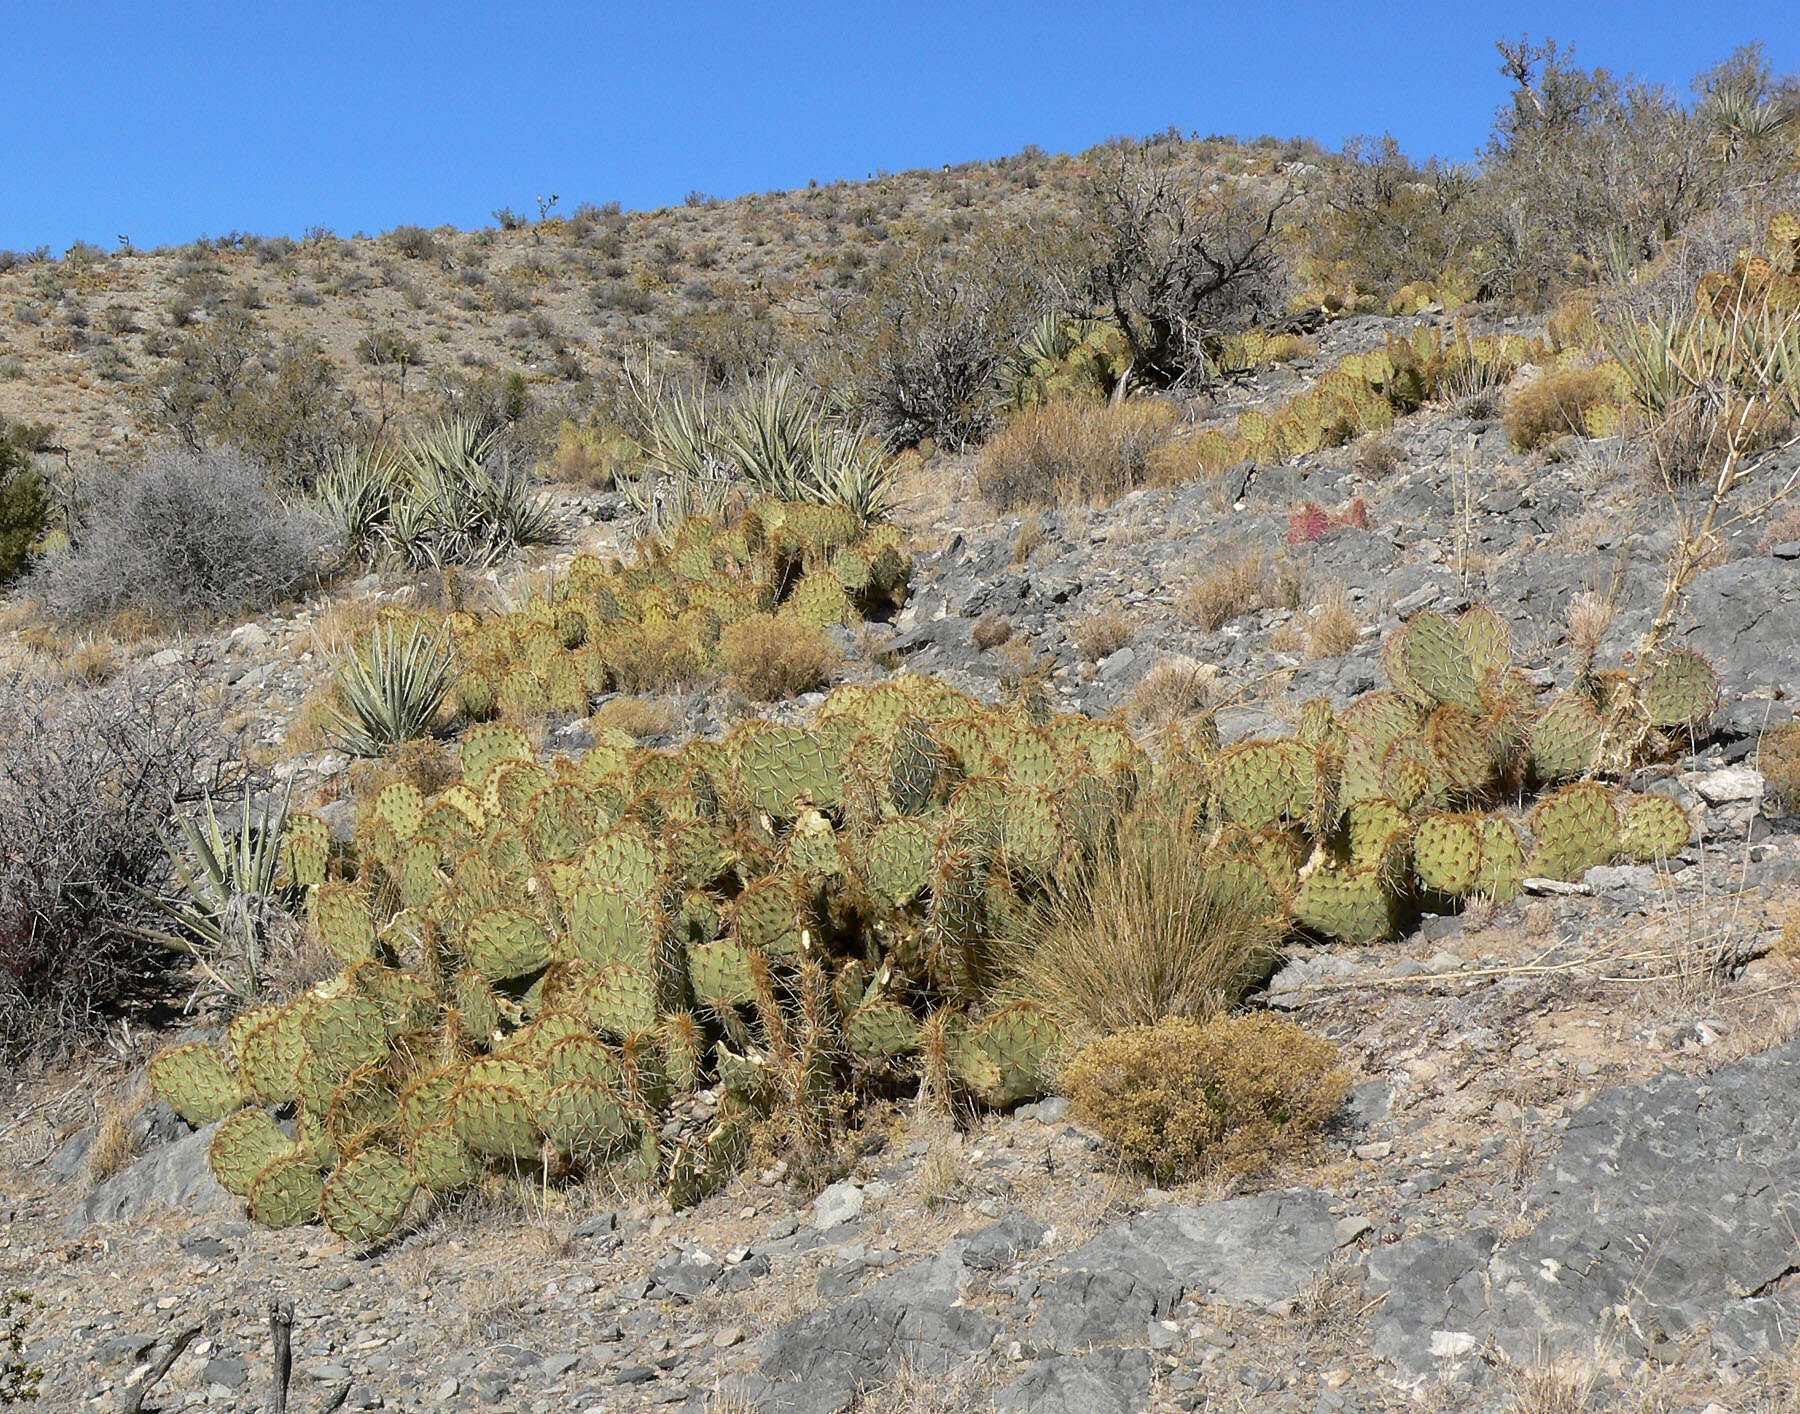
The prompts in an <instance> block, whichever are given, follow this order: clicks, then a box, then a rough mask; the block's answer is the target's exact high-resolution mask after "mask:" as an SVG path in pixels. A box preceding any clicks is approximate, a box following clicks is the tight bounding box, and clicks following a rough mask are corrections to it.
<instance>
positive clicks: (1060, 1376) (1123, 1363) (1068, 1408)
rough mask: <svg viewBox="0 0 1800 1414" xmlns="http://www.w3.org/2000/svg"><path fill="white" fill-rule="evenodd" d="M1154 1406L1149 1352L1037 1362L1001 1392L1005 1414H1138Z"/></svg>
mask: <svg viewBox="0 0 1800 1414" xmlns="http://www.w3.org/2000/svg"><path fill="white" fill-rule="evenodd" d="M1149 1403H1150V1352H1149V1351H1147V1350H1117V1349H1109V1350H1096V1351H1093V1352H1092V1353H1091V1354H1087V1355H1052V1356H1049V1357H1047V1358H1045V1359H1042V1360H1033V1361H1032V1362H1031V1364H1030V1365H1028V1366H1027V1367H1026V1369H1025V1373H1024V1374H1023V1375H1021V1376H1020V1377H1019V1378H1018V1379H1016V1380H1014V1381H1013V1382H1012V1383H1011V1384H1010V1385H1008V1386H1007V1387H1006V1388H1005V1389H1003V1390H1002V1391H1001V1392H1000V1396H999V1398H998V1399H996V1400H995V1401H994V1408H995V1409H997V1410H1002V1411H1004V1414H1137V1411H1138V1410H1141V1409H1144V1408H1146V1407H1148V1405H1149Z"/></svg>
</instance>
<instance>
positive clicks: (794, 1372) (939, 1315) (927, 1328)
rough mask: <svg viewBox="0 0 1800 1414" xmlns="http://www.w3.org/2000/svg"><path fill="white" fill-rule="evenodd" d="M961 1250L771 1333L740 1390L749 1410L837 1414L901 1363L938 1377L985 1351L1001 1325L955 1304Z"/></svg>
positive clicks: (963, 1274)
mask: <svg viewBox="0 0 1800 1414" xmlns="http://www.w3.org/2000/svg"><path fill="white" fill-rule="evenodd" d="M965 1246H966V1244H964V1243H962V1242H952V1243H951V1244H950V1245H949V1246H948V1247H947V1248H945V1249H944V1251H942V1252H941V1253H939V1254H938V1255H937V1256H936V1257H934V1258H932V1259H931V1260H930V1261H928V1262H918V1263H915V1264H914V1265H913V1266H910V1267H907V1268H905V1269H903V1270H901V1271H899V1272H896V1273H895V1274H894V1275H893V1276H891V1277H887V1278H885V1279H884V1280H882V1281H879V1282H877V1283H875V1285H874V1286H872V1287H870V1288H869V1289H868V1290H867V1291H865V1292H863V1293H862V1294H861V1295H858V1296H853V1297H851V1298H850V1299H849V1300H848V1301H844V1302H842V1303H840V1304H838V1305H836V1306H828V1307H825V1308H824V1309H822V1310H818V1311H814V1312H811V1313H810V1314H808V1315H805V1316H802V1317H800V1318H799V1319H798V1320H794V1321H789V1322H788V1323H787V1324H786V1325H784V1326H781V1327H779V1328H778V1329H776V1330H774V1331H772V1332H770V1333H769V1335H768V1336H767V1337H765V1338H764V1340H763V1344H762V1348H761V1351H760V1355H761V1373H762V1379H761V1380H760V1381H758V1382H757V1383H756V1385H755V1387H754V1388H753V1389H751V1390H748V1391H746V1392H747V1393H749V1394H750V1396H751V1398H753V1399H754V1401H755V1403H756V1406H757V1407H758V1408H759V1409H764V1410H768V1411H771V1412H772V1414H775V1412H776V1411H778V1414H837V1411H839V1410H841V1409H846V1408H848V1407H849V1406H850V1405H851V1404H852V1403H853V1402H854V1401H855V1400H856V1397H857V1395H858V1394H860V1393H861V1392H862V1391H863V1390H865V1389H867V1388H869V1387H870V1386H871V1385H876V1384H880V1383H881V1382H883V1381H884V1380H887V1379H890V1378H892V1376H893V1375H894V1374H895V1372H896V1371H898V1370H899V1369H900V1367H901V1366H902V1364H905V1365H907V1366H910V1367H911V1368H912V1369H915V1370H918V1371H920V1372H921V1373H924V1374H941V1373H943V1372H944V1371H946V1370H949V1369H951V1368H953V1367H954V1366H955V1365H956V1364H958V1363H959V1362H960V1361H962V1360H964V1359H966V1358H967V1357H969V1356H971V1355H975V1354H978V1353H979V1352H981V1351H983V1350H986V1349H987V1348H988V1346H989V1345H991V1344H992V1343H993V1340H994V1336H995V1335H996V1334H997V1333H998V1332H999V1330H1000V1323H999V1322H998V1321H996V1320H995V1319H994V1318H993V1317H991V1316H987V1315H984V1314H982V1313H981V1312H979V1311H974V1310H970V1309H968V1308H967V1307H963V1306H959V1305H957V1304H956V1303H957V1299H958V1297H959V1296H960V1294H961V1291H962V1288H963V1286H964V1284H965V1283H966V1282H967V1281H968V1280H969V1278H970V1276H971V1273H970V1271H969V1270H968V1268H966V1267H965V1266H964V1265H963V1253H964V1249H965Z"/></svg>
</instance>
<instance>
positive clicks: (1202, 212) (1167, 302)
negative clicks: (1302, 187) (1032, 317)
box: [1080, 143, 1293, 387]
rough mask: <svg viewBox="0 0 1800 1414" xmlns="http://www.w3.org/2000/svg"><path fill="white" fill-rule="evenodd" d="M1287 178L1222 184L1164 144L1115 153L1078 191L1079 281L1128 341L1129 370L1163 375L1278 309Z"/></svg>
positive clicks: (1096, 309)
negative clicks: (1273, 183)
mask: <svg viewBox="0 0 1800 1414" xmlns="http://www.w3.org/2000/svg"><path fill="white" fill-rule="evenodd" d="M1292 200H1293V195H1292V193H1291V192H1290V191H1289V190H1287V189H1277V190H1275V191H1273V192H1265V191H1263V190H1261V189H1260V188H1258V187H1239V186H1228V187H1226V188H1224V190H1223V191H1221V190H1220V189H1219V188H1218V184H1217V183H1216V182H1215V181H1214V178H1213V174H1211V173H1210V172H1208V171H1206V170H1205V169H1203V168H1200V167H1197V166H1195V165H1193V164H1190V163H1186V162H1184V161H1182V160H1181V159H1180V154H1179V152H1176V151H1172V150H1171V149H1170V148H1169V147H1168V146H1167V145H1165V144H1160V143H1157V144H1146V145H1145V147H1144V148H1143V149H1142V150H1141V151H1133V152H1130V153H1122V154H1114V155H1112V156H1109V157H1108V158H1107V159H1106V160H1105V161H1103V162H1102V163H1101V164H1100V166H1099V169H1098V170H1097V171H1096V172H1095V174H1094V176H1093V178H1092V179H1091V180H1090V181H1089V183H1088V187H1087V191H1086V193H1085V197H1084V211H1083V218H1084V219H1083V226H1082V239H1083V249H1082V254H1081V263H1082V269H1081V275H1080V280H1081V287H1082V291H1083V294H1084V295H1085V298H1086V300H1087V303H1088V305H1089V307H1090V309H1091V310H1092V312H1093V313H1094V314H1096V315H1098V316H1101V317H1104V318H1106V319H1109V320H1110V321H1111V322H1112V323H1113V324H1114V325H1116V326H1117V327H1118V329H1119V331H1120V332H1121V333H1123V334H1124V336H1125V342H1126V344H1127V345H1128V346H1129V348H1130V350H1131V370H1132V377H1133V378H1134V379H1136V380H1137V381H1139V382H1141V383H1146V384H1149V385H1151V386H1155V387H1167V386H1169V385H1171V384H1175V383H1179V382H1181V381H1183V380H1184V379H1187V378H1190V377H1192V376H1195V375H1203V374H1204V373H1205V372H1206V371H1207V370H1208V369H1209V368H1210V367H1211V366H1212V362H1213V359H1214V356H1215V355H1216V354H1217V353H1218V352H1219V351H1220V349H1221V347H1222V345H1223V343H1224V341H1225V339H1226V338H1227V337H1228V336H1229V335H1231V334H1234V333H1237V332H1240V331H1242V330H1244V329H1247V328H1249V327H1250V326H1251V325H1253V324H1265V323H1267V322H1268V321H1269V320H1270V319H1271V318H1272V317H1273V316H1275V315H1277V314H1279V313H1280V312H1281V309H1282V306H1283V304H1284V302H1285V294H1286V272H1285V269H1284V262H1283V259H1282V257H1281V254H1280V239H1279V233H1280V229H1281V218H1282V212H1283V211H1285V210H1286V209H1287V207H1288V206H1289V205H1290V204H1291V202H1292Z"/></svg>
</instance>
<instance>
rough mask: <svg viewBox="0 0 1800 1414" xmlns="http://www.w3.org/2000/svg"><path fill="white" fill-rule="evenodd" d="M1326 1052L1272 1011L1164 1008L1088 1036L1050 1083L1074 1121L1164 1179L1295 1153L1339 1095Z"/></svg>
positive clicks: (1248, 1167)
mask: <svg viewBox="0 0 1800 1414" xmlns="http://www.w3.org/2000/svg"><path fill="white" fill-rule="evenodd" d="M1337 1059H1338V1055H1337V1047H1336V1046H1334V1045H1332V1044H1331V1043H1330V1042H1329V1041H1324V1040H1320V1039H1319V1038H1317V1037H1314V1036H1309V1035H1308V1034H1307V1033H1306V1032H1305V1031H1303V1030H1301V1028H1300V1027H1298V1026H1296V1025H1295V1024H1294V1023H1293V1022H1291V1021H1286V1020H1283V1019H1281V1018H1279V1017H1274V1016H1268V1015H1265V1014H1259V1015H1253V1016H1223V1015H1222V1016H1216V1017H1214V1018H1213V1019H1212V1020H1211V1021H1209V1022H1205V1023H1202V1022H1197V1021H1193V1020H1190V1019H1188V1018H1187V1017H1181V1016H1171V1017H1166V1018H1165V1019H1163V1020H1162V1021H1159V1022H1157V1023H1156V1024H1155V1025H1154V1026H1134V1027H1132V1028H1131V1029H1129V1030H1126V1031H1121V1032H1119V1033H1118V1034H1117V1035H1112V1036H1106V1037H1102V1038H1101V1039H1100V1040H1098V1041H1095V1042H1093V1043H1092V1044H1091V1045H1089V1046H1088V1047H1086V1048H1085V1049H1084V1050H1083V1051H1081V1053H1080V1054H1078V1055H1077V1056H1076V1057H1075V1058H1074V1059H1073V1060H1071V1061H1070V1062H1069V1064H1068V1065H1066V1066H1065V1067H1064V1068H1063V1072H1062V1082H1061V1083H1062V1089H1063V1091H1064V1093H1065V1094H1067V1095H1068V1097H1069V1108H1070V1112H1071V1114H1073V1115H1074V1116H1075V1118H1076V1119H1077V1120H1079V1121H1080V1122H1081V1123H1083V1124H1086V1125H1088V1126H1090V1127H1091V1128H1093V1129H1094V1130H1096V1131H1098V1132H1099V1134H1100V1135H1101V1137H1102V1138H1104V1139H1106V1140H1107V1141H1108V1142H1109V1143H1111V1144H1112V1145H1113V1146H1114V1147H1116V1148H1117V1149H1118V1150H1119V1152H1120V1154H1121V1155H1123V1156H1124V1158H1125V1159H1126V1160H1127V1161H1128V1162H1129V1163H1131V1164H1132V1165H1133V1166H1134V1167H1136V1168H1139V1169H1142V1170H1143V1171H1144V1172H1146V1173H1148V1174H1149V1175H1150V1176H1151V1177H1152V1178H1153V1179H1155V1180H1156V1181H1157V1182H1159V1183H1170V1182H1179V1181H1182V1180H1187V1179H1193V1178H1198V1177H1200V1176H1202V1175H1204V1174H1207V1173H1211V1172H1219V1171H1223V1172H1227V1173H1245V1172H1250V1171H1253V1170H1256V1169H1260V1168H1264V1167H1266V1166H1268V1165H1270V1164H1273V1163H1276V1162H1279V1161H1280V1160H1281V1159H1283V1158H1286V1157H1288V1156H1290V1155H1293V1154H1295V1153H1298V1152H1301V1151H1303V1150H1304V1149H1305V1148H1307V1147H1308V1146H1309V1145H1310V1144H1311V1143H1312V1141H1313V1140H1314V1138H1315V1137H1316V1136H1317V1134H1318V1132H1319V1131H1320V1130H1321V1129H1323V1128H1324V1127H1325V1125H1326V1124H1328V1123H1329V1122H1330V1121H1331V1119H1332V1117H1333V1116H1334V1115H1335V1114H1336V1113H1337V1111H1338V1108H1339V1107H1340V1106H1341V1105H1342V1104H1343V1103H1344V1097H1345V1096H1346V1095H1347V1094H1349V1092H1350V1078H1349V1076H1348V1075H1346V1074H1345V1073H1344V1072H1343V1071H1342V1070H1341V1069H1340V1068H1339V1067H1338V1064H1337Z"/></svg>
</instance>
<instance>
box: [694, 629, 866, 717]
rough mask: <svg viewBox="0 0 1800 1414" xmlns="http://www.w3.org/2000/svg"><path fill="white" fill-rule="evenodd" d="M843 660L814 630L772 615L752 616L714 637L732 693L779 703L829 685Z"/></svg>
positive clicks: (720, 662)
mask: <svg viewBox="0 0 1800 1414" xmlns="http://www.w3.org/2000/svg"><path fill="white" fill-rule="evenodd" d="M841 662H842V657H841V655H840V654H839V653H838V650H837V648H836V647H835V646H834V645H833V643H832V641H831V640H830V639H829V638H827V637H826V636H825V635H824V634H823V633H820V632H819V631H818V630H817V629H814V628H809V627H807V626H806V625H805V624H802V623H798V622H793V621H790V620H788V619H786V618H782V617H779V616H776V615H772V614H752V615H750V617H748V618H746V619H740V620H739V621H738V622H737V623H734V624H728V625H727V626H726V628H725V631H724V632H723V633H722V634H721V635H720V636H719V664H720V666H721V667H722V668H724V670H725V680H726V682H727V683H729V684H730V685H731V688H732V690H733V691H734V692H739V693H742V694H743V695H744V696H745V697H748V698H751V699H752V700H754V701H757V702H779V701H783V700H785V699H787V698H790V697H795V696H798V695H799V694H800V693H802V692H814V691H817V690H818V689H821V688H824V687H827V686H829V685H830V683H831V678H832V674H834V673H835V672H836V671H837V669H838V666H839V664H840V663H841Z"/></svg>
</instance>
